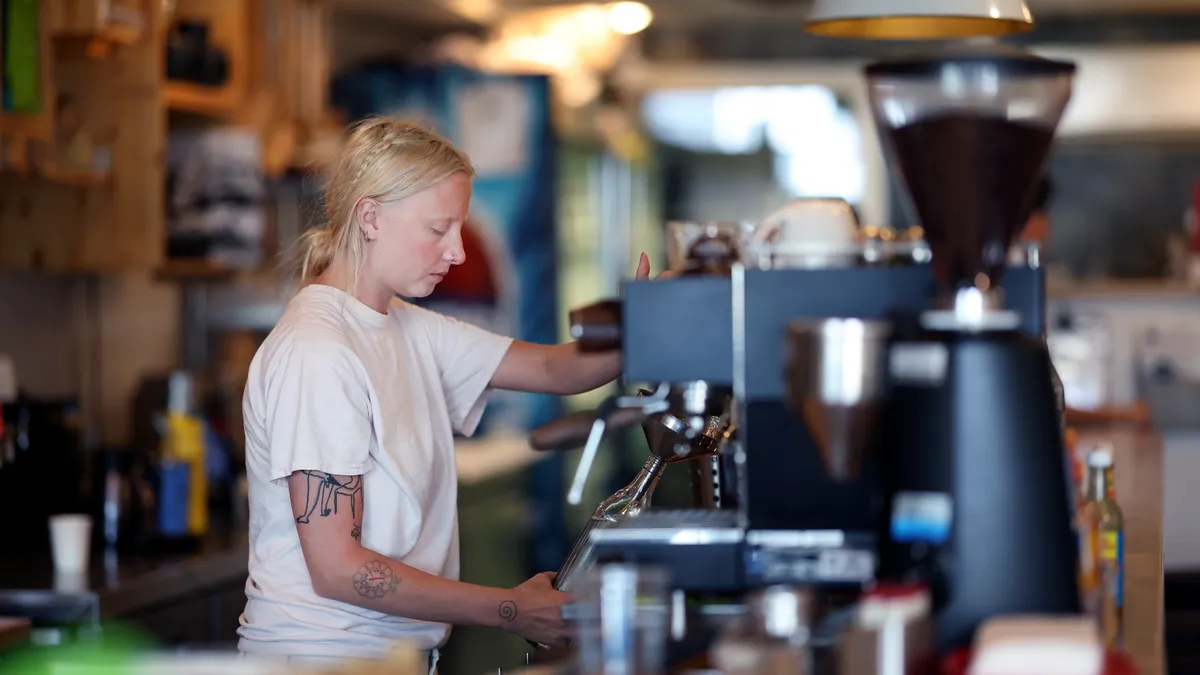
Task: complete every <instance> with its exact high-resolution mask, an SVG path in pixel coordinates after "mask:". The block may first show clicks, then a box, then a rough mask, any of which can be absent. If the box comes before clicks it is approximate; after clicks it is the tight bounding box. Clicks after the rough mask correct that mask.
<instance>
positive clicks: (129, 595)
mask: <svg viewBox="0 0 1200 675" xmlns="http://www.w3.org/2000/svg"><path fill="white" fill-rule="evenodd" d="M248 553H249V548H248V544H247V539H246V533H245V532H244V531H221V532H213V533H212V534H210V535H209V536H208V537H206V538H205V539H204V540H203V542H202V543H201V545H200V547H199V548H198V549H197V550H196V551H194V552H191V553H186V554H180V553H175V554H171V553H142V554H137V553H120V554H110V555H104V554H102V553H96V554H94V555H93V558H92V560H91V563H90V565H89V569H88V573H87V575H86V577H81V578H72V577H63V576H57V575H55V573H54V570H53V565H52V564H51V560H50V556H49V554H48V553H46V554H41V555H35V556H22V557H18V556H10V557H7V558H5V559H0V615H4V614H17V615H23V616H29V617H31V618H33V619H34V622H35V624H43V625H44V624H63V623H69V622H73V621H85V622H86V621H88V620H114V619H115V620H119V621H124V622H129V623H132V624H134V625H136V626H139V627H141V628H143V629H145V630H146V631H148V632H149V633H150V634H151V635H153V636H154V637H156V638H157V639H159V640H160V641H162V642H163V643H164V644H166V645H172V646H175V645H184V644H186V645H220V644H230V643H232V642H233V641H234V640H235V639H236V630H237V617H238V615H240V614H241V611H242V608H243V607H244V606H245V604H246V598H245V591H244V587H245V583H246V564H247V560H248Z"/></svg>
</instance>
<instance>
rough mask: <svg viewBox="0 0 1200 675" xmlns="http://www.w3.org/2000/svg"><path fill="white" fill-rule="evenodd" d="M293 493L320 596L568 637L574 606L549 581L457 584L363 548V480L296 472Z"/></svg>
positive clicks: (545, 637)
mask: <svg viewBox="0 0 1200 675" xmlns="http://www.w3.org/2000/svg"><path fill="white" fill-rule="evenodd" d="M288 492H289V494H290V495H291V500H292V512H293V514H294V515H295V517H296V531H297V533H298V534H299V535H300V547H301V549H302V551H303V553H304V561H305V564H306V565H307V567H308V572H309V576H310V577H311V579H312V585H313V591H315V592H316V594H317V595H319V596H321V597H323V598H326V599H329V600H336V601H338V602H344V603H347V604H351V605H355V606H358V607H363V608H365V609H372V610H375V611H378V612H383V613H386V614H393V615H396V616H403V617H406V618H409V619H416V620H418V621H434V622H439V623H450V624H457V625H477V626H489V627H493V628H501V629H503V630H507V631H510V632H513V633H516V634H518V635H520V636H522V637H525V638H527V639H530V640H533V641H535V642H540V643H543V644H552V645H554V644H563V643H564V642H565V641H566V639H567V638H568V637H569V635H568V633H567V630H566V626H565V623H564V621H563V618H562V605H563V604H564V602H566V601H567V600H568V599H569V596H568V595H567V594H565V593H561V592H559V591H556V590H554V589H553V587H552V585H551V581H552V578H553V577H552V575H548V574H542V575H538V576H536V577H534V578H533V579H530V580H529V581H527V582H525V583H523V584H521V585H520V586H517V587H516V588H513V589H500V588H490V587H487V586H477V585H474V584H467V583H463V582H460V581H451V580H449V579H443V578H441V577H439V576H436V575H433V574H429V573H426V572H423V571H421V570H419V569H417V568H415V567H410V566H408V565H405V564H403V563H400V562H397V561H395V560H392V559H390V558H388V557H387V556H385V555H382V554H380V553H376V552H375V551H372V550H371V549H368V548H365V547H363V545H362V543H361V537H362V517H363V503H364V497H365V495H364V492H363V479H362V476H338V475H330V474H327V473H322V472H320V471H296V472H294V473H292V474H291V476H289V477H288Z"/></svg>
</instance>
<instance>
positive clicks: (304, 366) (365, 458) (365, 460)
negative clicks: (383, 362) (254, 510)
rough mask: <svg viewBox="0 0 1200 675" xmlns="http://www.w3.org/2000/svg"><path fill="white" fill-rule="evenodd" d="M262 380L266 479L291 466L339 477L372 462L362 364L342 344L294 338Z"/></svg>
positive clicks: (277, 476) (367, 393) (286, 472)
mask: <svg viewBox="0 0 1200 675" xmlns="http://www.w3.org/2000/svg"><path fill="white" fill-rule="evenodd" d="M280 357H281V358H279V360H278V361H277V363H275V364H274V368H272V369H271V370H272V372H271V373H270V374H269V376H268V377H269V380H268V382H267V383H266V384H267V387H266V415H265V417H266V420H265V421H266V432H267V446H268V448H270V464H271V480H281V479H284V478H287V477H288V476H290V475H291V474H292V473H294V472H296V471H322V472H325V473H330V474H337V475H343V476H356V475H361V474H364V473H366V472H367V471H368V470H369V469H370V468H371V466H372V460H371V443H372V437H373V429H372V426H371V397H370V390H369V388H368V386H367V380H366V374H365V373H364V372H363V369H362V365H361V363H360V362H359V361H358V359H357V358H356V357H355V356H354V355H353V353H352V352H350V350H349V349H348V348H346V347H344V346H342V345H326V344H322V343H320V342H317V341H308V342H303V341H299V342H297V343H296V344H294V345H292V347H291V349H288V350H287V351H286V353H284V354H280Z"/></svg>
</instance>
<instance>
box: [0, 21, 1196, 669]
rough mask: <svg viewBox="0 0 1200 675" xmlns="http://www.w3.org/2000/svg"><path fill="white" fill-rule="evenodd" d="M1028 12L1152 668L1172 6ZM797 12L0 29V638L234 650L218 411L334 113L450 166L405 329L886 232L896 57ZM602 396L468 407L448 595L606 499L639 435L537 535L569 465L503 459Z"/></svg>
mask: <svg viewBox="0 0 1200 675" xmlns="http://www.w3.org/2000/svg"><path fill="white" fill-rule="evenodd" d="M1029 5H1030V8H1031V9H1032V11H1033V13H1034V15H1035V17H1036V19H1037V21H1038V25H1037V28H1036V29H1035V30H1034V31H1033V32H1032V33H1029V34H1027V35H1023V36H1021V37H1019V38H1014V39H1013V40H1014V42H1017V43H1019V44H1023V45H1026V46H1028V47H1031V48H1032V49H1034V50H1035V51H1037V52H1038V53H1042V54H1045V55H1049V56H1057V57H1063V58H1069V59H1071V60H1074V61H1075V62H1077V63H1078V65H1079V67H1080V72H1079V76H1078V79H1077V82H1076V90H1075V95H1074V98H1073V100H1072V103H1071V106H1070V108H1069V109H1068V112H1067V115H1066V118H1065V121H1064V123H1063V125H1062V127H1061V130H1060V136H1059V142H1058V145H1057V149H1056V151H1055V153H1054V156H1053V158H1052V160H1051V163H1050V165H1049V169H1048V172H1049V175H1050V176H1051V178H1052V182H1053V186H1054V189H1053V194H1052V198H1051V201H1050V204H1049V216H1050V221H1051V223H1052V226H1051V228H1050V231H1049V232H1050V234H1049V239H1048V244H1047V247H1046V249H1045V250H1044V251H1043V260H1044V262H1045V263H1046V264H1047V266H1048V269H1050V270H1051V282H1050V288H1049V294H1050V303H1049V304H1050V311H1051V315H1050V323H1051V325H1052V327H1053V330H1052V332H1051V335H1050V341H1051V350H1052V353H1053V354H1054V358H1055V361H1056V365H1057V366H1058V368H1059V370H1060V372H1061V373H1062V375H1063V379H1064V381H1065V384H1066V390H1067V395H1068V402H1069V403H1071V405H1072V406H1073V407H1076V408H1079V409H1102V408H1106V407H1112V406H1144V407H1145V408H1146V409H1148V410H1149V411H1150V415H1151V416H1152V418H1153V420H1154V424H1155V425H1156V426H1157V427H1158V429H1159V430H1160V431H1161V432H1162V434H1163V437H1164V439H1165V441H1164V442H1165V446H1164V447H1165V449H1164V460H1163V466H1164V471H1163V485H1164V487H1163V499H1164V506H1163V523H1162V528H1161V536H1162V539H1163V556H1164V558H1163V559H1164V565H1165V567H1166V571H1167V587H1168V592H1167V612H1168V616H1167V631H1168V638H1169V639H1168V646H1169V648H1170V649H1171V650H1172V657H1171V659H1170V664H1171V672H1172V673H1175V672H1179V673H1183V672H1191V671H1195V670H1197V669H1200V658H1195V657H1191V656H1190V655H1189V651H1188V650H1189V649H1190V650H1195V649H1196V648H1195V647H1193V646H1189V644H1194V643H1195V642H1196V641H1195V640H1194V639H1191V640H1189V639H1188V638H1189V636H1191V635H1193V633H1192V632H1191V631H1193V630H1195V635H1197V636H1200V591H1197V590H1193V588H1200V583H1196V582H1195V581H1194V580H1193V575H1192V573H1193V572H1200V520H1198V519H1196V518H1195V517H1194V515H1193V514H1194V513H1196V512H1197V508H1198V507H1200V501H1197V497H1196V496H1195V494H1196V493H1195V490H1194V489H1192V482H1191V477H1196V476H1200V354H1197V353H1196V349H1197V347H1196V345H1200V339H1197V337H1200V335H1198V333H1200V275H1197V271H1198V268H1197V267H1196V266H1195V265H1194V264H1193V260H1194V259H1196V257H1197V254H1200V239H1198V238H1197V234H1196V230H1197V227H1196V216H1197V208H1198V207H1200V77H1196V75H1195V73H1197V72H1200V0H1174V1H1166V0H1030V1H1029ZM808 6H809V3H808V2H806V0H646V2H645V3H636V2H614V3H586V2H557V1H553V0H403V1H400V0H253V1H250V2H244V1H243V0H111V1H109V2H101V1H100V0H40V1H39V0H4V2H3V3H0V7H2V8H3V15H2V16H3V26H4V30H3V31H0V63H2V67H3V70H2V72H3V74H4V80H3V82H4V90H3V108H2V109H0V404H2V405H3V426H2V431H0V509H2V512H3V523H4V524H3V525H2V526H0V532H3V534H4V535H5V536H0V589H8V590H7V591H5V592H0V616H4V615H5V614H20V615H22V616H33V617H34V618H35V623H36V625H37V626H39V627H41V628H42V629H43V632H42V633H41V635H42V636H43V637H42V638H39V639H41V640H43V641H46V642H48V643H53V642H54V641H69V640H71V639H74V638H73V637H72V635H73V634H72V633H71V631H70V630H66V629H63V628H62V627H63V626H68V625H70V626H75V625H77V620H78V618H79V617H81V616H83V617H93V618H98V619H116V620H120V621H124V622H127V623H129V624H132V625H135V626H139V627H140V628H141V629H142V630H144V631H147V632H148V634H149V635H151V636H152V637H153V639H154V640H156V641H157V643H158V644H160V645H164V646H167V647H170V648H223V649H231V648H233V646H234V644H235V642H236V634H235V630H236V627H237V616H238V614H239V613H240V611H241V609H242V605H243V604H244V595H243V592H242V587H243V585H244V583H245V572H246V570H245V565H246V545H245V534H244V532H245V505H244V501H245V488H244V481H243V479H242V477H241V473H242V471H243V468H242V467H243V461H242V446H243V438H242V431H241V426H240V404H241V393H242V385H243V382H244V379H245V374H246V369H247V366H248V364H249V361H250V359H251V358H252V356H253V354H254V351H255V349H256V348H257V346H258V344H259V342H260V341H261V340H262V339H263V338H264V337H265V335H266V334H267V333H268V332H269V331H270V329H271V327H272V325H273V323H274V321H275V320H276V319H277V318H278V316H279V315H280V312H281V311H282V308H283V306H284V303H285V302H286V300H287V298H288V297H289V293H290V292H291V291H292V290H293V289H294V284H295V276H294V265H291V262H292V261H291V260H290V258H289V255H290V254H291V253H293V252H294V251H293V250H292V244H293V243H294V242H295V240H296V238H297V236H298V235H299V233H300V232H302V231H303V230H304V229H305V228H307V227H311V226H313V225H314V224H317V223H319V222H320V218H321V206H320V192H321V188H322V185H323V181H324V176H325V174H326V172H327V171H328V169H329V167H330V162H331V161H332V158H334V157H336V154H337V152H338V148H339V143H340V139H341V134H342V131H343V129H344V128H345V126H346V125H347V124H350V123H352V122H354V121H355V120H357V119H359V118H362V117H364V116H367V115H372V114H396V115H404V116H411V117H417V118H420V119H422V120H425V121H427V122H429V123H431V124H433V125H435V126H437V128H439V129H440V130H441V131H442V132H444V133H445V134H447V135H448V136H450V137H451V138H452V139H453V140H454V141H455V142H457V143H458V144H460V146H461V147H462V148H463V149H464V150H466V152H468V153H469V154H470V155H471V157H472V160H473V161H474V163H475V165H476V168H477V169H478V172H479V178H478V180H477V182H476V191H475V198H474V203H473V206H472V214H471V223H470V227H469V233H468V237H467V242H466V248H467V253H468V256H467V257H468V262H467V264H465V265H463V266H461V267H458V268H455V270H454V271H453V272H452V274H451V275H450V276H449V277H448V278H447V279H446V281H445V282H444V283H443V284H442V285H441V286H440V287H439V289H438V291H437V293H436V294H435V295H434V296H432V297H430V298H427V299H425V300H423V301H422V302H423V303H425V304H427V305H428V306H431V307H433V308H436V309H438V310H440V311H444V312H446V313H448V314H452V315H455V316H459V317H461V318H463V319H465V320H468V321H471V322H473V323H477V324H479V325H484V326H486V327H489V328H491V329H492V330H496V331H500V332H505V333H508V334H511V335H514V336H516V337H519V338H522V339H526V340H533V341H540V342H554V341H560V340H564V339H566V314H567V311H568V309H570V308H572V307H575V306H579V305H582V304H585V303H589V302H592V301H594V300H598V299H601V298H604V297H611V296H616V294H617V293H618V292H619V284H620V281H621V280H622V279H624V278H627V277H628V276H630V275H631V274H632V272H633V269H634V266H635V264H636V260H637V255H638V254H639V253H640V252H643V251H645V252H647V253H648V254H649V255H650V258H651V260H652V262H653V267H654V268H655V269H656V270H658V269H661V268H662V267H663V265H664V264H665V260H666V257H665V242H664V223H665V222H666V221H669V220H701V221H716V220H748V221H755V220H758V219H761V218H763V217H764V216H765V215H766V214H768V213H769V212H771V211H773V210H774V209H776V208H778V207H780V206H782V205H784V204H785V203H787V202H788V201H789V200H792V199H796V198H805V197H838V198H842V199H845V200H846V201H847V202H849V203H850V204H851V205H852V206H853V207H854V209H855V210H856V211H857V213H858V214H859V217H860V219H861V221H862V223H863V224H864V226H870V227H875V228H888V229H889V231H892V230H894V231H900V230H903V229H904V228H906V227H908V226H910V225H912V224H913V223H912V222H911V217H910V216H909V214H908V211H907V209H906V205H905V204H904V202H903V199H902V198H901V196H900V194H899V192H898V190H896V189H895V185H894V184H893V181H892V179H891V178H890V176H889V174H888V170H887V168H886V166H885V164H884V161H883V157H882V155H881V152H880V149H879V145H878V140H877V138H876V136H875V132H874V128H873V124H872V121H871V117H870V111H869V109H868V107H867V105H866V96H865V89H864V86H863V81H862V78H861V75H860V70H861V67H862V65H863V64H864V63H865V62H866V61H868V60H870V59H873V58H878V57H882V56H887V55H892V54H897V53H900V52H902V51H906V50H912V49H914V48H919V47H920V46H921V45H913V44H911V43H908V44H880V43H869V42H856V41H849V42H847V41H835V40H828V39H822V38H817V37H812V36H809V35H807V34H805V33H804V31H803V19H804V17H805V13H806V12H807V10H808ZM831 292H834V291H832V290H831ZM610 393H612V389H611V388H610V389H608V390H601V391H597V392H593V393H591V394H588V395H584V396H579V397H571V398H567V399H560V398H557V397H546V396H540V397H538V396H523V395H505V396H498V397H497V398H496V399H494V404H493V406H492V407H491V408H490V410H489V413H488V417H487V418H486V420H485V424H484V425H483V427H482V428H481V429H480V432H479V433H478V434H477V435H476V436H475V437H474V438H471V439H461V440H460V446H459V474H460V483H461V487H460V509H461V514H460V525H461V541H462V547H463V578H464V580H467V581H472V582H476V583H483V584H489V585H498V586H512V585H516V584H518V583H520V582H521V581H523V580H524V579H526V578H527V577H529V576H531V575H532V574H535V573H537V572H541V571H545V570H553V569H556V568H557V567H558V565H559V563H560V562H561V560H562V558H563V556H564V555H565V553H566V552H567V550H568V549H569V547H570V545H571V543H572V541H573V540H574V538H575V536H576V534H577V533H578V531H579V529H580V528H581V527H582V525H583V523H584V521H585V520H586V517H587V515H588V514H589V513H590V512H591V510H592V508H593V507H594V505H595V504H596V503H597V502H598V501H599V500H600V499H601V498H603V497H604V496H605V495H607V494H609V493H610V492H612V491H613V490H614V489H616V488H617V487H619V486H620V485H623V484H625V483H626V482H627V481H628V480H629V479H630V477H631V476H632V475H633V474H634V473H635V472H636V470H637V468H638V467H639V466H640V465H641V463H642V460H643V459H644V457H645V443H644V441H643V440H642V439H641V438H640V431H639V432H635V433H632V434H629V435H628V436H627V437H623V438H616V439H614V441H612V442H611V445H612V447H611V448H610V449H611V452H604V453H601V460H600V462H599V463H598V466H597V469H596V470H595V471H594V472H593V479H592V482H591V485H590V486H589V496H588V497H587V498H586V499H585V500H584V504H583V507H581V508H568V507H566V506H565V500H564V492H565V486H564V484H565V481H566V480H568V479H569V477H570V473H571V471H572V470H573V468H574V464H575V461H576V455H575V454H567V455H559V456H548V457H547V456H538V455H535V454H534V453H533V452H532V451H531V450H529V448H528V446H527V444H526V442H525V434H526V433H527V432H528V430H529V429H531V428H532V427H534V426H537V425H539V424H542V423H544V422H547V421H549V420H551V419H554V418H555V417H557V416H559V415H561V414H563V413H564V412H568V411H571V410H577V409H584V408H590V407H592V406H594V405H596V404H597V403H598V402H599V401H600V400H601V399H602V398H603V397H604V396H606V395H608V394H610ZM197 458H199V459H197ZM189 462H190V463H192V464H191V465H190V466H192V467H193V471H192V473H191V474H188V473H187V472H186V471H185V472H184V474H182V475H183V478H180V475H181V474H179V473H178V472H176V471H174V469H173V468H174V467H178V466H181V465H182V466H185V467H186V466H189ZM197 463H198V466H199V467H200V468H196V466H197ZM197 473H199V474H202V476H203V478H202V482H203V483H204V485H206V491H207V499H206V503H205V504H204V505H203V507H202V510H203V511H204V516H203V517H197V516H195V514H194V513H192V514H191V515H192V516H193V517H192V518H190V519H187V518H185V519H183V520H188V522H186V523H184V522H183V520H180V519H179V518H175V519H174V520H172V518H170V517H168V515H169V514H168V515H164V513H166V512H167V511H169V510H170V509H169V508H168V506H169V505H164V503H163V501H164V500H163V499H162V496H163V495H164V494H165V493H166V492H168V491H167V490H164V488H163V486H164V485H169V484H170V481H174V480H184V481H188V480H201V479H197V478H195V475H196V474H197ZM189 476H191V477H190V478H189ZM682 478H683V477H682V476H674V475H673V474H672V472H670V471H668V473H667V475H666V477H665V478H664V481H663V484H662V486H661V487H660V488H659V490H658V492H657V493H656V503H661V504H663V505H670V504H671V503H672V500H678V501H679V502H680V503H683V502H684V501H686V495H684V494H683V492H684V491H685V490H686V481H682ZM181 508H183V507H181ZM79 512H82V513H88V514H91V515H92V516H93V534H92V539H93V545H94V549H95V554H96V556H98V557H97V560H101V561H102V563H103V564H99V563H98V564H95V565H92V566H91V568H90V569H89V571H88V572H87V574H86V575H85V577H86V578H84V579H82V580H79V579H76V580H75V581H74V582H72V581H71V580H69V579H68V580H64V579H62V578H59V576H58V575H54V574H52V572H51V571H50V566H49V565H48V563H47V562H46V561H48V560H49V546H50V544H49V535H48V528H47V525H46V523H47V519H48V518H49V517H50V516H52V515H55V514H61V513H79ZM1172 584H1174V586H1172ZM1172 589H1173V590H1172ZM16 591H23V592H25V593H24V594H22V593H17V592H16ZM31 593H32V595H31ZM6 603H7V604H6ZM6 610H7V611H6ZM56 627H57V628H56ZM1172 635H1177V636H1178V637H1176V638H1172V637H1171V636H1172ZM2 645H3V643H2V642H0V648H2ZM525 649H526V646H525V644H524V642H523V641H521V640H520V639H519V638H513V637H510V636H506V635H504V634H501V633H499V632H495V631H487V630H483V629H457V630H455V631H454V634H453V637H452V643H451V645H449V646H448V648H447V650H446V654H447V655H446V657H445V659H444V660H443V663H442V669H443V672H444V673H446V675H465V674H466V673H480V672H483V671H485V670H489V669H492V668H496V667H499V666H504V667H508V666H510V665H513V664H515V663H517V662H518V661H519V660H520V659H522V658H523V654H524V653H525ZM1189 669H1190V670H1189Z"/></svg>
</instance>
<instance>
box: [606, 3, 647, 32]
mask: <svg viewBox="0 0 1200 675" xmlns="http://www.w3.org/2000/svg"><path fill="white" fill-rule="evenodd" d="M653 20H654V13H653V12H651V11H650V8H649V7H647V6H646V5H644V4H642V3H640V2H614V3H613V4H611V5H609V7H608V25H609V26H610V27H612V29H613V30H614V31H616V32H618V33H620V34H622V35H633V34H634V33H640V32H642V31H644V30H646V27H647V26H649V25H650V22H651V21H653Z"/></svg>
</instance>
